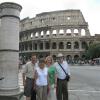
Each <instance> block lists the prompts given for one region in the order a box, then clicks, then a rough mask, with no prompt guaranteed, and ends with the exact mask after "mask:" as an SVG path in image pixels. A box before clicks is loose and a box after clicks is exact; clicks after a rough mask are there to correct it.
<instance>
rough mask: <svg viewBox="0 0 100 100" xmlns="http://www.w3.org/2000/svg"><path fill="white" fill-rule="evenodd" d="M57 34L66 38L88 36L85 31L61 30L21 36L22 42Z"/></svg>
mask: <svg viewBox="0 0 100 100" xmlns="http://www.w3.org/2000/svg"><path fill="white" fill-rule="evenodd" d="M57 34H59V35H65V36H78V35H81V36H85V35H86V31H85V29H81V30H78V29H74V30H71V29H67V30H64V29H60V30H52V31H51V30H47V31H40V32H32V33H28V34H20V40H23V39H28V38H34V37H35V38H37V37H44V36H50V35H54V36H56V35H57Z"/></svg>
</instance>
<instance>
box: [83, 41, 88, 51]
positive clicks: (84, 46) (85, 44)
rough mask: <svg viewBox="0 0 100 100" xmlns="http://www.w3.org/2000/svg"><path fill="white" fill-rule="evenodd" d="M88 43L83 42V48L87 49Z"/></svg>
mask: <svg viewBox="0 0 100 100" xmlns="http://www.w3.org/2000/svg"><path fill="white" fill-rule="evenodd" d="M87 47H88V45H87V43H86V42H85V41H83V42H82V49H87Z"/></svg>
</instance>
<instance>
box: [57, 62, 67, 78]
mask: <svg viewBox="0 0 100 100" xmlns="http://www.w3.org/2000/svg"><path fill="white" fill-rule="evenodd" d="M58 64H59V65H60V67H61V68H62V70H63V71H64V73H65V74H66V76H68V74H67V73H66V71H65V70H64V68H63V67H62V66H61V64H60V63H59V62H58Z"/></svg>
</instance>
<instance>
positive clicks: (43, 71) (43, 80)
mask: <svg viewBox="0 0 100 100" xmlns="http://www.w3.org/2000/svg"><path fill="white" fill-rule="evenodd" d="M35 79H36V93H37V100H47V86H48V68H47V67H45V60H44V59H43V58H41V59H40V60H39V67H37V68H36V71H35Z"/></svg>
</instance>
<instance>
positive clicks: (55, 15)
mask: <svg viewBox="0 0 100 100" xmlns="http://www.w3.org/2000/svg"><path fill="white" fill-rule="evenodd" d="M59 25H64V26H80V25H81V26H88V24H87V22H86V21H85V19H84V17H83V15H82V12H81V11H80V10H61V11H52V12H44V13H40V14H37V15H36V17H34V18H31V19H29V18H25V19H23V20H22V21H21V31H24V30H28V29H33V28H40V27H47V26H59Z"/></svg>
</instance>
